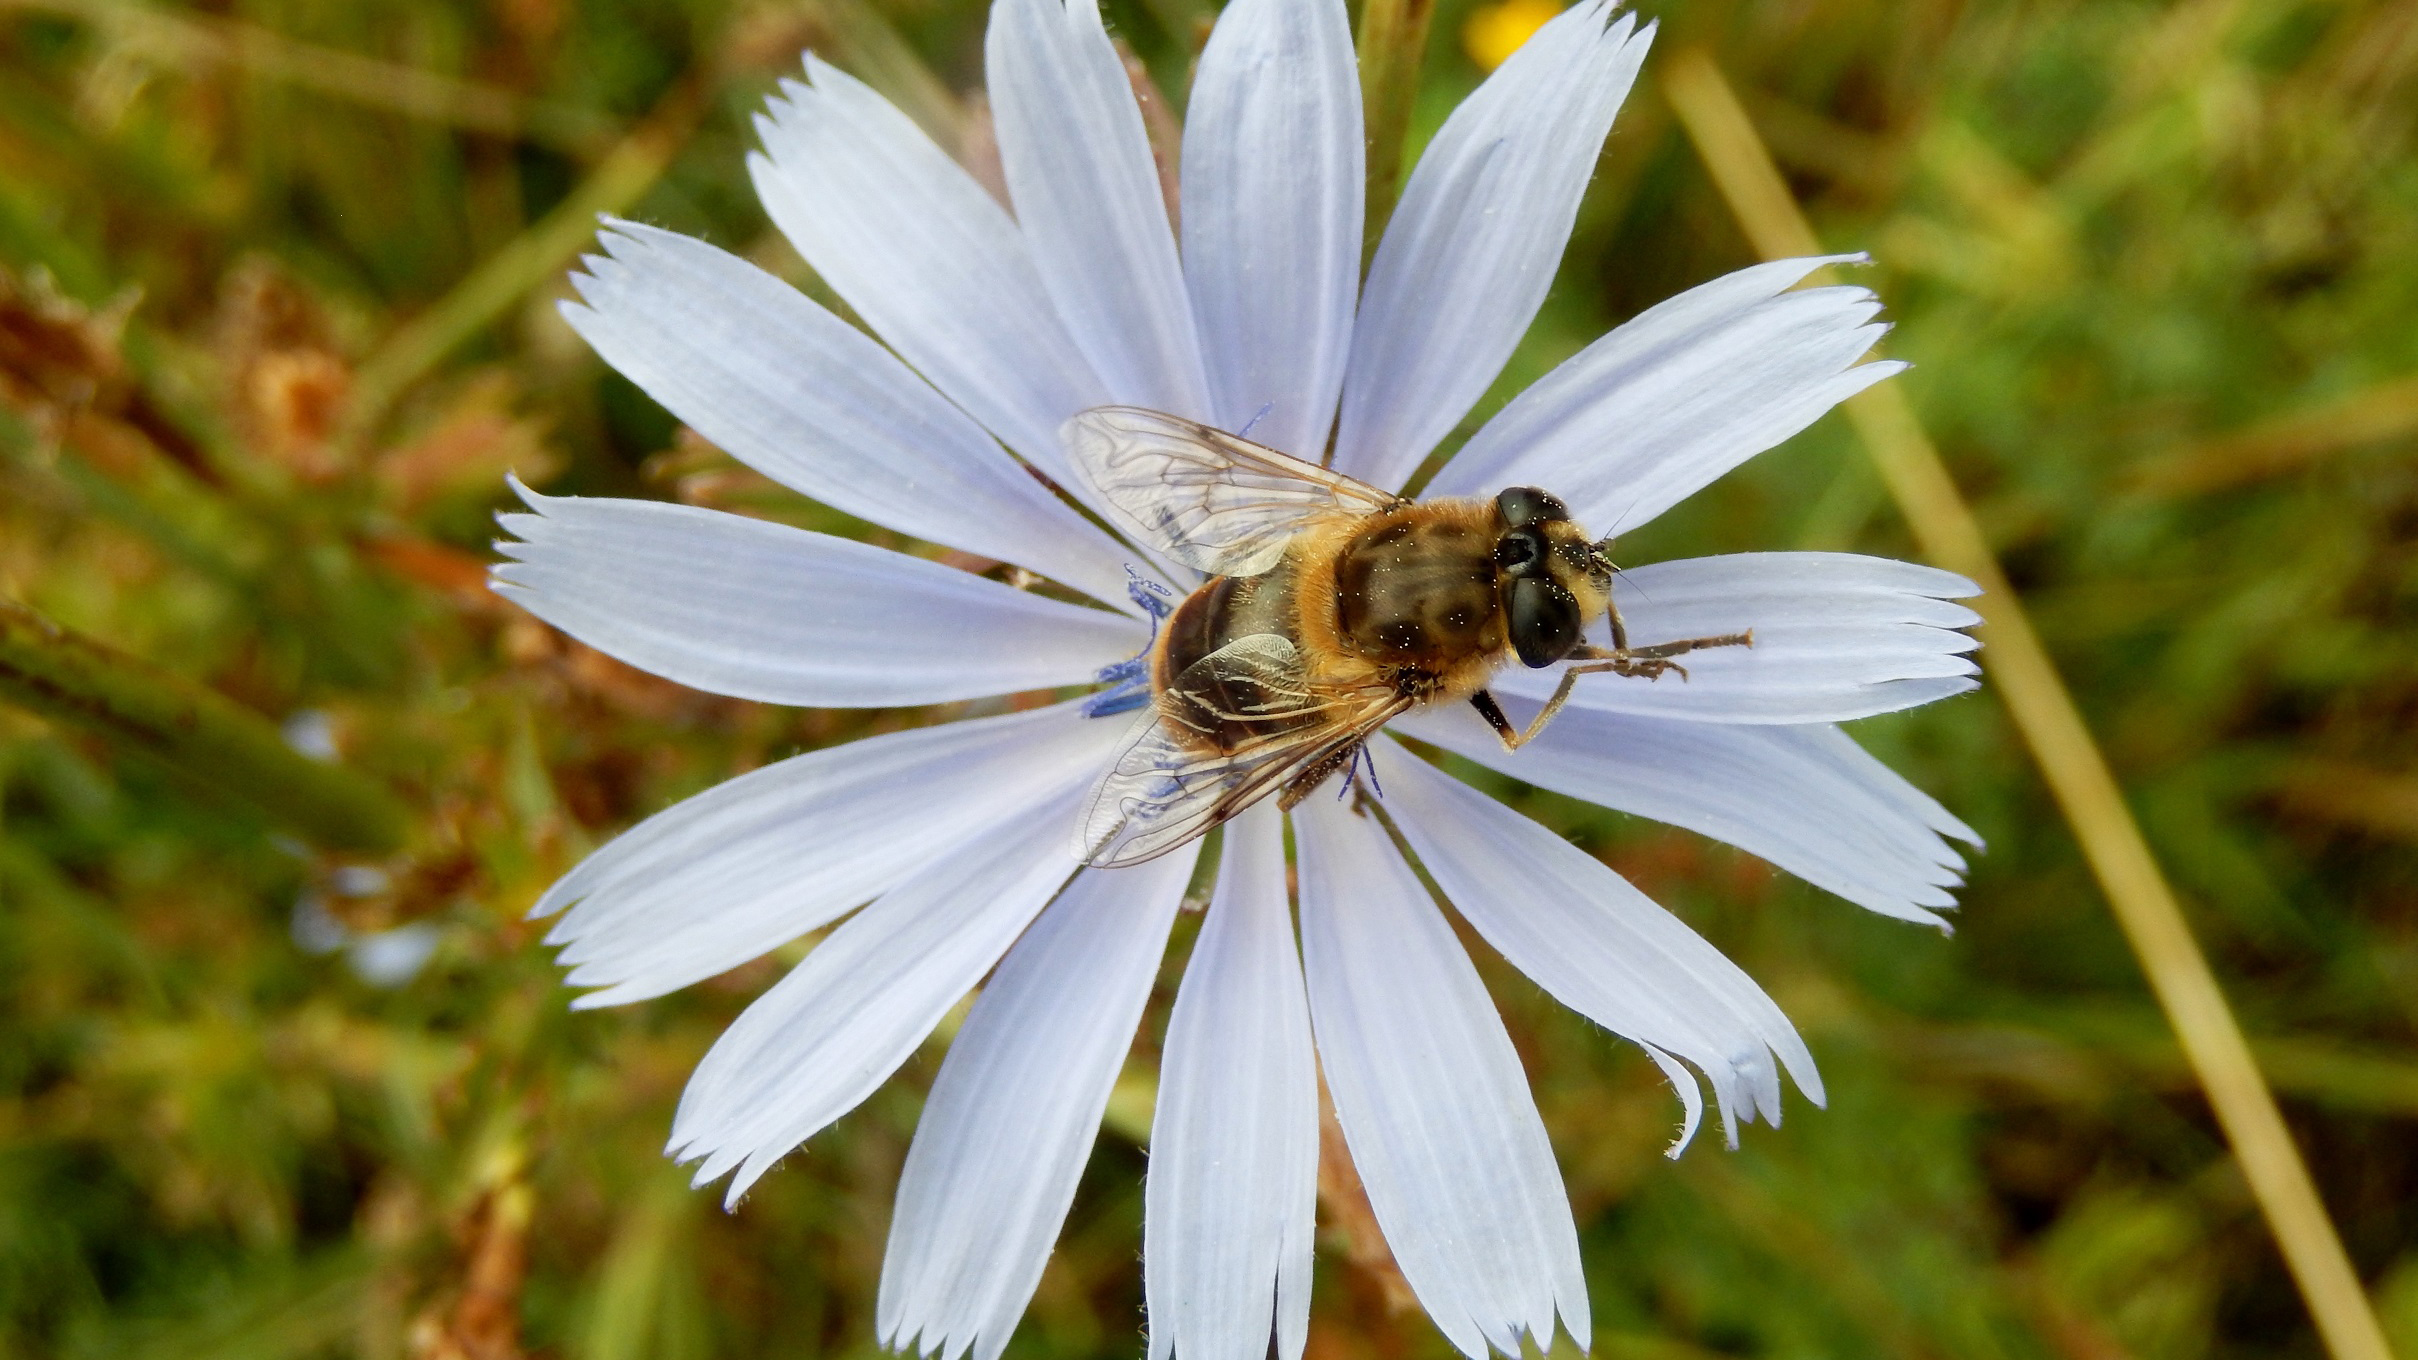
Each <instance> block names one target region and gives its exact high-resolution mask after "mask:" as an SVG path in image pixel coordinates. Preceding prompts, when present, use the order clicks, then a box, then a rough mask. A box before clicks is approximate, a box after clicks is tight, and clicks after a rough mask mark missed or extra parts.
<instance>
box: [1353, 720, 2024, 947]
mask: <svg viewBox="0 0 2418 1360" xmlns="http://www.w3.org/2000/svg"><path fill="white" fill-rule="evenodd" d="M1503 707H1504V710H1505V712H1506V713H1508V714H1510V716H1511V718H1512V720H1513V721H1514V722H1521V721H1525V719H1526V717H1527V716H1528V715H1530V714H1533V713H1534V712H1535V710H1536V707H1537V706H1536V705H1535V704H1532V703H1528V702H1526V701H1524V700H1519V699H1506V700H1505V702H1504V705H1503ZM1394 727H1395V729H1396V730H1397V731H1400V732H1403V733H1405V734H1407V735H1409V736H1414V737H1417V738H1419V739H1420V740H1421V741H1430V742H1434V743H1435V744H1436V745H1438V746H1441V747H1443V748H1444V749H1445V750H1448V751H1451V752H1453V753H1454V754H1456V755H1462V756H1466V757H1468V758H1469V759H1471V760H1474V761H1476V762H1477V763H1479V764H1480V765H1484V766H1486V767H1487V768H1489V769H1494V770H1500V771H1502V772H1503V773H1505V774H1508V775H1510V776H1511V777H1513V778H1514V779H1524V780H1526V781H1527V782H1529V783H1531V784H1534V785H1536V786H1537V787H1539V788H1545V789H1551V790H1553V791H1554V792H1556V793H1566V794H1569V795H1570V796H1571V797H1573V798H1583V799H1585V800H1587V801H1588V802H1590V803H1600V804H1602V805H1603V806H1605V807H1609V808H1618V809H1620V810H1621V811H1623V812H1631V813H1635V814H1636V815H1638V816H1640V817H1651V818H1653V819H1654V820H1655V821H1658V822H1668V823H1669V824H1671V825H1672V826H1681V827H1686V828H1687V829H1688V830H1690V831H1695V832H1699V833H1701V834H1703V835H1706V836H1710V837H1712V838H1713V839H1715V840H1718V841H1726V842H1727V843H1729V844H1731V845H1734V846H1737V847H1738V848H1739V849H1741V850H1744V851H1746V852H1747V853H1748V854H1750V855H1757V856H1760V857H1762V858H1763V859H1766V860H1769V861H1770V862H1771V863H1773V864H1774V865H1777V866H1778V867H1780V868H1782V869H1786V870H1787V871H1788V872H1790V873H1792V874H1795V875H1796V876H1797V877H1799V878H1802V879H1804V880H1805V881H1806V882H1808V883H1811V884H1813V885H1814V886H1815V887H1817V888H1822V889H1825V890H1826V891H1829V892H1834V893H1837V894H1838V895H1839V896H1841V897H1844V898H1846V899H1847V900H1848V901H1850V902H1853V903H1856V904H1857V905H1858V906H1862V907H1866V908H1869V909H1870V910H1873V911H1876V912H1879V913H1881V914H1882V915H1884V916H1894V917H1897V918H1899V919H1900V920H1906V921H1919V922H1922V923H1923V924H1926V925H1934V926H1938V927H1940V928H1941V929H1943V930H1944V929H1946V928H1947V922H1946V921H1944V920H1942V919H1941V918H1940V917H1939V915H1938V914H1937V913H1935V912H1934V911H1932V910H1931V908H1934V907H1953V906H1955V905H1956V898H1955V897H1954V895H1953V894H1952V893H1951V892H1950V891H1949V890H1950V889H1951V888H1954V887H1956V886H1958V885H1960V884H1962V883H1963V882H1964V864H1965V861H1964V857H1963V856H1962V855H1959V854H1958V853H1957V852H1956V850H1955V849H1954V848H1953V847H1951V846H1950V845H1949V844H1948V842H1947V841H1946V840H1945V839H1944V836H1957V837H1960V838H1962V839H1965V840H1968V841H1974V842H1975V843H1976V844H1978V843H1979V841H1978V838H1976V837H1975V836H1974V835H1973V833H1972V831H1971V830H1970V829H1969V828H1967V827H1966V826H1965V825H1964V823H1962V822H1959V821H1957V820H1956V819H1955V818H1954V817H1951V816H1949V815H1948V812H1947V810H1946V809H1945V808H1942V807H1940V806H1939V804H1938V803H1936V802H1933V801H1932V800H1931V799H1930V798H1929V797H1928V796H1926V795H1924V794H1923V793H1922V792H1920V791H1919V790H1917V789H1915V788H1914V787H1913V786H1912V785H1910V784H1908V783H1906V781H1905V780H1904V779H1902V778H1900V777H1899V776H1898V775H1897V774H1896V773H1895V772H1894V771H1892V770H1890V769H1889V767H1888V766H1886V765H1883V764H1881V763H1880V762H1879V761H1877V760H1874V759H1873V758H1872V757H1871V756H1869V755H1867V754H1866V753H1865V752H1864V751H1863V750H1862V748H1860V747H1858V746H1857V745H1856V744H1855V742H1854V741H1853V740H1852V739H1850V738H1849V737H1848V736H1847V735H1846V734H1845V733H1843V732H1841V731H1839V730H1838V729H1837V728H1835V727H1824V726H1811V727H1768V726H1750V725H1745V724H1734V723H1700V722H1678V721H1673V720H1670V719H1667V718H1648V717H1640V716H1637V715H1634V714H1626V713H1605V712H1601V711H1597V710H1591V709H1582V708H1577V707H1571V708H1565V709H1563V710H1562V712H1561V716H1559V717H1557V718H1555V719H1554V720H1553V725H1552V726H1551V727H1548V728H1547V729H1546V730H1545V732H1544V734H1543V735H1542V736H1540V737H1538V738H1537V739H1536V740H1535V741H1532V742H1530V743H1528V744H1527V745H1526V746H1523V747H1521V748H1520V749H1519V750H1518V751H1505V750H1504V749H1503V745H1502V743H1501V742H1500V741H1497V740H1496V739H1495V735H1494V733H1493V732H1491V731H1489V730H1488V729H1487V727H1486V725H1485V724H1484V723H1483V722H1481V721H1479V719H1478V716H1477V714H1475V713H1473V712H1470V711H1468V710H1466V709H1464V708H1454V709H1450V710H1439V709H1425V710H1420V711H1416V712H1413V713H1412V714H1410V715H1408V716H1406V717H1404V718H1400V719H1397V720H1396V721H1395V723H1394Z"/></svg>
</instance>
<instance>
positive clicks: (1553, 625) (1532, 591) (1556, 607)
mask: <svg viewBox="0 0 2418 1360" xmlns="http://www.w3.org/2000/svg"><path fill="white" fill-rule="evenodd" d="M1510 601H1511V646H1512V650H1514V651H1516V652H1518V653H1519V654H1520V661H1521V663H1522V664H1523V665H1526V666H1528V667H1529V668H1531V669H1534V668H1535V667H1538V666H1550V665H1552V664H1553V663H1554V662H1556V661H1559V660H1561V659H1562V658H1563V657H1565V656H1568V655H1570V649H1571V648H1573V647H1576V646H1577V645H1578V633H1579V617H1578V597H1576V596H1574V595H1572V594H1571V593H1570V592H1569V591H1567V590H1564V589H1562V587H1561V585H1560V583H1559V582H1556V581H1555V580H1553V579H1552V578H1551V577H1548V576H1523V577H1521V578H1519V579H1517V580H1515V581H1513V582H1512V583H1511V596H1510Z"/></svg>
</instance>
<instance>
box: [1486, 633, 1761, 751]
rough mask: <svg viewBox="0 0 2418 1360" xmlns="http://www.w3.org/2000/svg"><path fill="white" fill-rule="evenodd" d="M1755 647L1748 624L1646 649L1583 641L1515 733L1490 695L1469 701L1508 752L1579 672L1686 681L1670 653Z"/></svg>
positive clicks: (1546, 718)
mask: <svg viewBox="0 0 2418 1360" xmlns="http://www.w3.org/2000/svg"><path fill="white" fill-rule="evenodd" d="M1612 628H1613V636H1614V637H1615V638H1616V639H1617V638H1618V637H1619V636H1620V635H1621V632H1622V631H1623V630H1622V629H1621V626H1620V618H1619V616H1618V615H1614V616H1613V620H1612ZM1754 645H1755V631H1754V630H1753V629H1751V628H1750V629H1748V630H1746V631H1745V632H1743V633H1722V634H1720V635H1718V636H1715V637H1700V638H1688V639H1686V640H1685V641H1682V642H1657V643H1655V644H1654V645H1653V646H1651V647H1611V648H1605V647H1590V646H1583V645H1582V646H1579V647H1574V648H1572V649H1571V650H1570V659H1571V660H1573V661H1576V662H1578V663H1580V664H1578V665H1575V666H1571V667H1568V668H1566V669H1564V670H1563V671H1562V682H1561V683H1560V684H1559V685H1556V686H1554V689H1553V697H1552V698H1550V699H1548V700H1546V701H1545V706H1544V708H1542V709H1540V710H1538V712H1537V715H1536V717H1535V718H1533V719H1531V720H1530V721H1529V723H1528V729H1527V730H1526V731H1524V732H1519V733H1514V732H1513V731H1512V730H1511V724H1510V723H1509V722H1508V721H1506V720H1505V719H1504V717H1503V710H1502V709H1501V708H1500V707H1498V706H1496V704H1495V701H1494V696H1493V695H1491V694H1488V693H1487V692H1486V691H1484V690H1479V691H1478V692H1477V693H1476V694H1474V695H1472V696H1470V703H1471V704H1473V705H1475V706H1476V708H1477V710H1478V712H1479V713H1480V714H1481V715H1483V716H1484V717H1485V719H1486V721H1487V724H1488V725H1489V726H1491V727H1493V728H1494V730H1495V735H1497V736H1499V737H1501V738H1502V739H1503V748H1504V749H1505V750H1508V751H1516V750H1518V749H1520V748H1521V747H1523V746H1525V745H1527V744H1528V743H1529V742H1532V741H1534V740H1536V738H1537V734H1538V733H1540V732H1542V731H1544V730H1545V724H1547V723H1549V722H1551V721H1553V715H1554V714H1556V713H1559V712H1561V711H1562V705H1564V704H1566V703H1568V702H1570V693H1571V691H1572V690H1574V689H1576V688H1578V678H1579V677H1580V676H1582V675H1598V674H1611V675H1630V676H1639V675H1642V676H1644V677H1645V678H1646V679H1648V680H1653V679H1657V678H1659V677H1660V676H1661V675H1662V673H1663V672H1665V671H1677V672H1679V678H1680V679H1682V680H1685V679H1687V678H1688V672H1687V668H1686V667H1685V666H1682V665H1680V664H1679V663H1678V662H1676V661H1673V660H1671V658H1672V657H1675V656H1684V655H1686V654H1687V653H1689V652H1694V651H1701V650H1703V649H1705V648H1707V647H1752V646H1754Z"/></svg>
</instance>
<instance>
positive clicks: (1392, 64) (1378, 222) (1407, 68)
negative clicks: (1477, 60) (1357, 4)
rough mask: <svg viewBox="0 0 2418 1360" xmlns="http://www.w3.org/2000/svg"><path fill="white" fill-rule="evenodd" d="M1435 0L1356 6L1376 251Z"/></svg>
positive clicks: (1371, 244)
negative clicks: (1358, 11)
mask: <svg viewBox="0 0 2418 1360" xmlns="http://www.w3.org/2000/svg"><path fill="white" fill-rule="evenodd" d="M1435 9H1436V5H1435V0H1368V3H1367V5H1366V6H1365V7H1364V8H1362V10H1361V11H1360V39H1359V46H1360V102H1361V110H1362V114H1361V116H1362V119H1363V124H1364V126H1365V128H1366V130H1367V136H1368V198H1367V200H1366V201H1367V204H1368V208H1367V212H1368V217H1367V223H1368V232H1367V241H1368V246H1367V249H1366V251H1365V254H1368V255H1373V254H1375V253H1376V251H1377V242H1378V240H1379V238H1381V237H1383V236H1384V235H1385V222H1386V219H1387V218H1389V217H1391V216H1393V214H1394V200H1395V199H1397V198H1399V197H1401V195H1402V144H1403V142H1404V141H1405V140H1406V139H1407V138H1408V136H1409V134H1410V120H1411V111H1412V109H1414V108H1415V107H1417V105H1418V102H1419V67H1420V65H1421V63H1422V62H1424V60H1425V59H1426V55H1427V21H1428V20H1429V18H1431V17H1433V15H1434V14H1435Z"/></svg>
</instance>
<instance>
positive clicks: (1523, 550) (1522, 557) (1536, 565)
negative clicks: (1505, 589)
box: [1494, 529, 1547, 580]
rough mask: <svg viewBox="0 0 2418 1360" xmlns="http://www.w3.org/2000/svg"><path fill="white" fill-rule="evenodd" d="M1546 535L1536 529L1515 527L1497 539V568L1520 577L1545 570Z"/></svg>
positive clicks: (1514, 576)
mask: <svg viewBox="0 0 2418 1360" xmlns="http://www.w3.org/2000/svg"><path fill="white" fill-rule="evenodd" d="M1546 552H1547V549H1546V547H1545V536H1544V535H1542V534H1540V533H1538V532H1537V531H1536V530H1534V529H1514V530H1512V531H1511V532H1510V533H1507V534H1505V535H1503V536H1502V537H1501V538H1498V539H1496V540H1495V543H1494V565H1495V569H1496V570H1498V571H1500V572H1502V573H1503V574H1504V575H1505V576H1509V577H1512V578H1513V579H1515V580H1516V579H1518V578H1519V577H1522V576H1534V575H1537V574H1538V573H1540V572H1542V571H1544V570H1545V554H1546Z"/></svg>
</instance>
